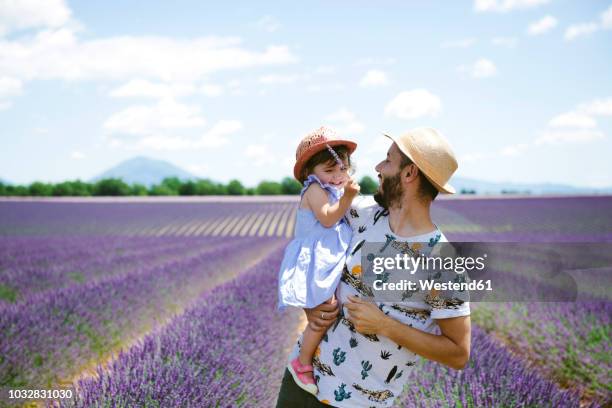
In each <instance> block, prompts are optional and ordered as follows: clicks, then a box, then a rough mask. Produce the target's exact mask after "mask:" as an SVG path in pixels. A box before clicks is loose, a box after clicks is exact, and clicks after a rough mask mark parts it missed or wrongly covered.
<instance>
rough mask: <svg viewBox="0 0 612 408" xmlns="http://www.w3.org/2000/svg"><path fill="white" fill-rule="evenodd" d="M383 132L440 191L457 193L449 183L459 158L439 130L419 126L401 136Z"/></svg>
mask: <svg viewBox="0 0 612 408" xmlns="http://www.w3.org/2000/svg"><path fill="white" fill-rule="evenodd" d="M383 134H384V135H385V136H387V137H388V138H389V139H391V140H393V141H394V142H395V143H396V144H397V147H398V148H399V149H400V150H401V151H402V153H404V154H405V155H406V156H408V158H409V159H410V160H412V161H413V162H414V164H415V165H416V166H417V167H418V168H419V170H420V171H422V172H423V174H424V175H425V177H427V179H428V180H429V181H431V183H432V184H433V185H434V186H435V187H436V188H437V189H438V191H440V192H442V193H447V194H454V193H455V188H454V187H453V186H451V185H450V184H448V180H450V178H451V176H452V175H453V173H454V172H455V170H457V167H458V165H457V159H456V158H455V154H454V153H453V150H452V149H451V146H450V144H449V143H448V141H447V140H446V138H445V137H444V136H442V134H441V133H440V132H439V131H437V130H436V129H434V128H431V127H419V128H415V129H412V130H409V131H408V132H406V133H404V134H402V135H400V136H391V135H388V134H385V133H383Z"/></svg>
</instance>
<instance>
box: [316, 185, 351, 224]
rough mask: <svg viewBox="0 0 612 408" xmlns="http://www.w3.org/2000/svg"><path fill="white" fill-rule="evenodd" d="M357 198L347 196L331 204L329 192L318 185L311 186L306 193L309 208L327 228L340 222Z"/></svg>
mask: <svg viewBox="0 0 612 408" xmlns="http://www.w3.org/2000/svg"><path fill="white" fill-rule="evenodd" d="M354 197H355V196H354V195H351V194H346V190H345V194H344V195H343V196H342V197H340V200H339V201H337V202H336V203H334V204H331V205H330V204H329V201H328V198H327V191H325V190H324V189H323V188H321V186H320V185H318V184H314V183H313V184H311V185H310V186H309V187H308V189H306V192H305V193H304V199H305V200H306V201H307V205H308V207H310V210H311V211H312V212H313V213H314V215H315V217H316V218H317V220H319V222H320V223H321V225H323V226H324V227H326V228H329V227H331V226H333V225H334V224H335V223H336V222H338V220H340V219H341V218H342V217H343V216H344V213H345V212H346V211H347V210H348V209H349V207H350V206H351V202H352V201H353V198H354Z"/></svg>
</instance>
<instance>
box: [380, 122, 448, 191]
mask: <svg viewBox="0 0 612 408" xmlns="http://www.w3.org/2000/svg"><path fill="white" fill-rule="evenodd" d="M381 133H382V134H383V135H384V136H387V137H388V138H389V139H391V140H392V141H393V142H394V143H395V144H396V145H397V147H398V149H400V151H401V152H402V153H404V154H405V155H406V156H408V158H409V159H410V160H411V161H412V162H413V163H414V159H413V157H412V155H411V154H410V152H409V151H406V150H404V149H402V145H401V144H400V143H398V142H397V141H396V140H395V138H394V137H393V136H391V135H389V134H387V133H384V132H381ZM419 170H420V171H421V172H422V173H423V175H424V176H425V178H427V180H429V181H430V183H431V184H433V186H434V187H435V188H436V189H437V190H438V191H439V192H441V193H444V194H455V193H456V192H457V191H456V190H455V187H453V186H451V185H450V184H449V183H446V184H444V185H440V184H438V183H436V182H435V181H434V180H432V179H431V178H430V177H429V176H428V175H427V174H426V173H425V172H424V171H423V170H421V169H420V168H419Z"/></svg>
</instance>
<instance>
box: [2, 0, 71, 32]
mask: <svg viewBox="0 0 612 408" xmlns="http://www.w3.org/2000/svg"><path fill="white" fill-rule="evenodd" d="M70 15H71V12H70V9H69V8H68V6H66V3H65V2H64V1H63V0H0V35H1V34H2V33H9V32H11V31H17V30H23V29H29V28H44V27H47V28H55V27H61V26H63V25H64V24H67V23H68V22H69V20H70Z"/></svg>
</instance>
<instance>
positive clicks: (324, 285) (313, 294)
mask: <svg viewBox="0 0 612 408" xmlns="http://www.w3.org/2000/svg"><path fill="white" fill-rule="evenodd" d="M312 183H318V184H319V185H320V186H321V187H322V188H323V189H324V190H326V191H327V193H328V198H329V203H330V204H334V203H335V202H337V201H338V200H339V199H340V197H342V194H343V193H344V190H342V189H336V188H335V187H333V186H331V185H329V184H323V183H322V182H321V180H319V179H318V177H317V176H315V175H314V174H311V175H310V176H308V178H307V179H306V180H305V181H304V187H303V188H302V191H301V192H300V197H302V196H303V195H304V192H305V191H306V189H307V188H308V186H310V185H311V184H312ZM352 234H353V232H352V230H351V227H350V226H349V225H348V223H347V220H346V219H345V218H344V217H343V218H341V219H340V220H339V221H338V222H336V224H335V225H333V226H332V227H330V228H326V227H324V226H323V225H322V224H321V223H320V222H319V220H317V218H316V217H315V215H314V213H313V212H312V211H310V210H308V209H305V208H298V210H297V215H296V224H295V234H294V238H293V240H292V241H291V242H290V243H289V244H288V245H287V247H286V248H285V256H284V258H283V261H282V263H281V267H280V272H279V274H278V305H277V309H278V310H279V311H282V310H284V309H285V307H287V306H296V307H302V308H304V307H306V308H310V307H314V306H317V305H319V304H321V303H323V302H325V301H326V300H327V299H329V298H330V297H331V296H332V294H333V293H334V292H335V290H336V286H337V285H338V282H339V281H340V277H341V275H342V269H343V268H344V263H345V260H346V255H347V251H348V248H349V244H350V242H351V237H352Z"/></svg>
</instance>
